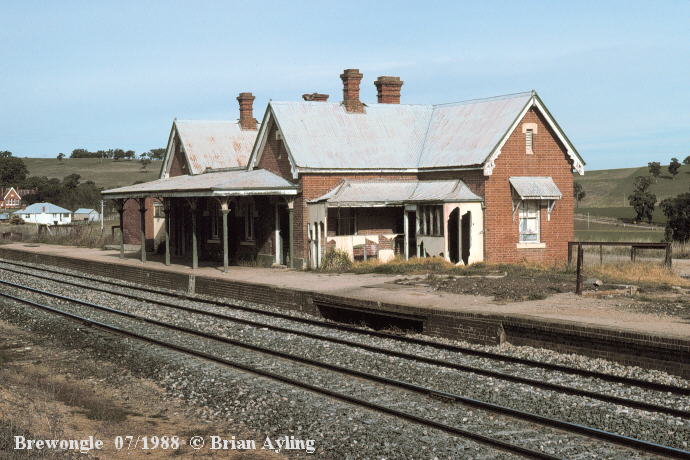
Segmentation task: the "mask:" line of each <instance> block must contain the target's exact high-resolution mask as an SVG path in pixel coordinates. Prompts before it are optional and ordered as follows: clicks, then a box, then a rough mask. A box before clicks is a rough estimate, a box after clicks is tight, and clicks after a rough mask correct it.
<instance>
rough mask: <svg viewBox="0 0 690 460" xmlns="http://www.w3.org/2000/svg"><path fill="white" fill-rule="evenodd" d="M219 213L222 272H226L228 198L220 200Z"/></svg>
mask: <svg viewBox="0 0 690 460" xmlns="http://www.w3.org/2000/svg"><path fill="white" fill-rule="evenodd" d="M220 212H221V213H222V215H223V272H225V273H227V272H228V236H229V235H228V214H229V213H230V206H229V204H228V198H227V197H223V198H221V200H220Z"/></svg>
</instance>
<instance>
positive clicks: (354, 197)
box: [311, 180, 482, 206]
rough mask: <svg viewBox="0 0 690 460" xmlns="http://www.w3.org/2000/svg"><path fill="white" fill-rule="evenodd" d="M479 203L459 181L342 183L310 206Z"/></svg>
mask: <svg viewBox="0 0 690 460" xmlns="http://www.w3.org/2000/svg"><path fill="white" fill-rule="evenodd" d="M466 201H482V198H481V197H479V196H478V195H476V194H474V193H472V191H470V189H469V188H468V187H467V185H466V184H465V183H464V182H463V181H461V180H434V181H417V180H408V181H403V180H400V181H349V180H346V181H343V182H342V183H341V184H340V185H338V186H337V187H335V188H334V189H333V190H331V191H330V192H328V193H326V194H325V195H323V196H321V197H319V198H316V199H315V200H312V201H311V203H319V202H326V203H328V204H329V206H367V205H372V204H381V205H389V206H402V205H403V204H404V203H415V202H434V203H439V202H443V203H446V202H466Z"/></svg>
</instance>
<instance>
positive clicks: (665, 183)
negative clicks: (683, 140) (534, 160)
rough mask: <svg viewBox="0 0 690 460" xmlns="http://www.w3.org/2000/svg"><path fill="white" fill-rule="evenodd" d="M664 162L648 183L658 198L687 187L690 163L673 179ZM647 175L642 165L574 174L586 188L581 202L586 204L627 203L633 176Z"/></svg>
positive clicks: (688, 186) (670, 195)
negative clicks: (658, 174)
mask: <svg viewBox="0 0 690 460" xmlns="http://www.w3.org/2000/svg"><path fill="white" fill-rule="evenodd" d="M667 166H668V165H662V172H661V176H659V177H658V178H657V179H656V182H655V183H653V184H652V186H651V187H650V191H651V192H652V193H654V194H655V195H656V197H657V200H659V201H661V200H663V199H664V198H670V197H673V196H676V195H678V194H680V193H684V192H688V191H690V166H688V165H683V166H681V168H680V172H679V173H678V175H677V176H676V177H675V178H674V179H672V178H671V175H670V174H669V173H668V171H667V170H666V167H667ZM646 175H649V170H648V169H647V167H646V166H644V167H640V168H623V169H602V170H598V171H586V172H585V175H584V176H575V181H576V182H579V183H581V184H582V186H583V187H584V189H585V192H587V196H586V197H585V199H584V200H582V202H581V203H580V206H581V207H585V208H620V207H628V195H630V193H632V187H633V181H634V180H635V176H646Z"/></svg>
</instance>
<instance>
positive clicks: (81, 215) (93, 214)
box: [72, 208, 101, 222]
mask: <svg viewBox="0 0 690 460" xmlns="http://www.w3.org/2000/svg"><path fill="white" fill-rule="evenodd" d="M100 218H101V215H100V214H99V213H98V211H96V210H95V209H89V208H79V209H77V210H76V211H74V212H73V213H72V222H84V221H86V222H97V221H98V220H100Z"/></svg>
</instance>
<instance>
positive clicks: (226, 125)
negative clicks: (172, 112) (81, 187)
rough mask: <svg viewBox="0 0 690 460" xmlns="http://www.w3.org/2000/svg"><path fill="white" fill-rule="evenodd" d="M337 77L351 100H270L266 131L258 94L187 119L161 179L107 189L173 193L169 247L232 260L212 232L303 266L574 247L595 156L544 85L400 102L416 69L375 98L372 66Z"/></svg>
mask: <svg viewBox="0 0 690 460" xmlns="http://www.w3.org/2000/svg"><path fill="white" fill-rule="evenodd" d="M340 77H341V79H342V81H343V101H342V102H328V101H327V99H328V96H327V95H321V94H318V93H314V94H305V95H304V96H303V98H304V100H303V101H299V102H276V101H271V102H269V104H268V107H267V108H266V111H265V114H264V117H263V121H262V123H261V124H260V127H259V129H258V132H257V131H255V129H256V128H257V127H258V126H257V124H256V120H254V119H253V118H251V102H248V103H247V100H248V97H247V96H246V94H247V93H242V94H241V95H240V98H238V100H240V107H241V115H240V121H239V122H238V123H235V122H178V121H176V122H175V123H174V124H173V129H172V132H171V136H170V142H169V143H168V153H167V155H166V159H165V166H164V168H163V172H162V174H161V179H160V180H158V181H154V182H150V183H146V184H138V185H134V186H131V187H124V188H120V189H114V190H109V191H106V192H104V194H105V195H106V197H110V198H114V199H117V200H120V202H123V200H126V199H131V198H136V199H138V200H139V202H142V203H143V202H144V201H145V198H146V197H152V196H157V197H160V198H161V199H162V201H163V202H165V203H167V205H166V206H168V207H170V208H171V209H172V214H170V216H171V220H172V224H171V238H170V244H171V246H172V248H173V249H172V251H173V252H174V253H175V254H179V255H181V254H184V253H185V252H186V249H190V247H191V248H192V249H193V248H197V250H198V251H197V252H198V253H199V254H202V259H203V258H207V259H210V260H219V257H220V253H219V252H216V253H215V254H214V253H212V252H210V250H209V248H210V247H211V246H210V245H212V243H213V241H219V242H225V245H226V251H227V253H228V254H229V257H230V258H231V259H236V260H237V259H241V258H243V257H246V258H251V259H254V260H257V261H258V262H261V263H265V264H271V263H278V264H287V265H290V266H294V267H296V268H304V267H318V266H319V265H320V263H321V259H322V257H323V254H324V253H325V252H326V251H328V250H330V249H332V248H339V249H341V250H343V251H346V252H348V253H349V254H350V255H351V256H352V257H353V258H356V259H360V258H361V259H366V258H370V257H377V258H380V259H384V260H386V259H390V258H392V257H395V256H400V257H415V256H417V257H427V256H440V257H444V258H446V259H447V260H449V261H451V262H453V263H462V264H469V263H474V262H480V261H488V262H515V261H520V260H533V261H544V262H558V261H564V260H565V259H566V257H567V243H568V241H569V240H572V239H573V208H574V202H573V172H578V173H580V174H582V173H583V172H584V161H583V160H582V158H581V157H580V155H579V154H578V152H577V151H576V149H575V148H574V146H573V145H572V144H571V142H570V141H569V140H568V138H567V137H566V135H565V133H564V132H563V131H562V129H561V128H560V127H559V125H558V124H557V123H556V121H555V120H554V119H553V117H552V115H551V114H550V113H549V111H548V110H547V108H546V106H545V105H544V103H543V101H542V100H541V99H540V98H539V96H538V95H537V94H536V92H534V91H531V92H525V93H518V94H511V95H507V96H500V97H494V98H487V99H476V100H471V101H465V102H458V103H451V104H439V105H413V104H400V90H401V87H402V85H403V82H402V81H401V80H400V79H399V78H397V77H379V78H378V79H377V80H376V81H375V85H376V88H377V92H378V101H377V102H378V103H376V104H369V103H366V104H365V103H364V102H362V101H360V98H359V87H360V82H361V79H362V74H361V73H359V71H357V70H356V69H348V70H345V71H344V72H343V74H342V75H341V76H340ZM243 95H245V96H243ZM251 99H253V97H252V98H251ZM243 104H244V105H243ZM243 110H244V112H243ZM247 110H248V113H249V115H247ZM248 118H249V119H250V121H247V120H248ZM254 138H255V141H254ZM250 145H251V147H249V146H250ZM185 203H186V204H185ZM200 203H203V204H201V208H199V206H200ZM214 203H215V204H214ZM146 209H148V207H147V208H146ZM175 209H177V211H175ZM195 209H196V210H195ZM190 210H191V212H190ZM145 212H148V211H145ZM223 214H225V215H229V216H231V217H232V218H231V219H229V221H228V225H227V227H228V228H229V229H228V230H227V231H226V232H222V231H221V230H220V227H221V226H222V222H223V219H222V215H223ZM219 216H220V217H219ZM190 217H191V220H192V223H193V225H192V224H191V223H190V224H180V222H187V221H188V220H189V219H190ZM185 219H186V220H185ZM176 221H177V224H176V223H175V222H176ZM175 225H178V227H175ZM180 225H182V226H181V227H180ZM190 232H191V234H190ZM223 235H226V237H225V238H224V237H223ZM194 236H196V238H195V237H194ZM214 238H217V239H215V240H214ZM187 252H188V251H187ZM195 264H196V262H193V265H195Z"/></svg>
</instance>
